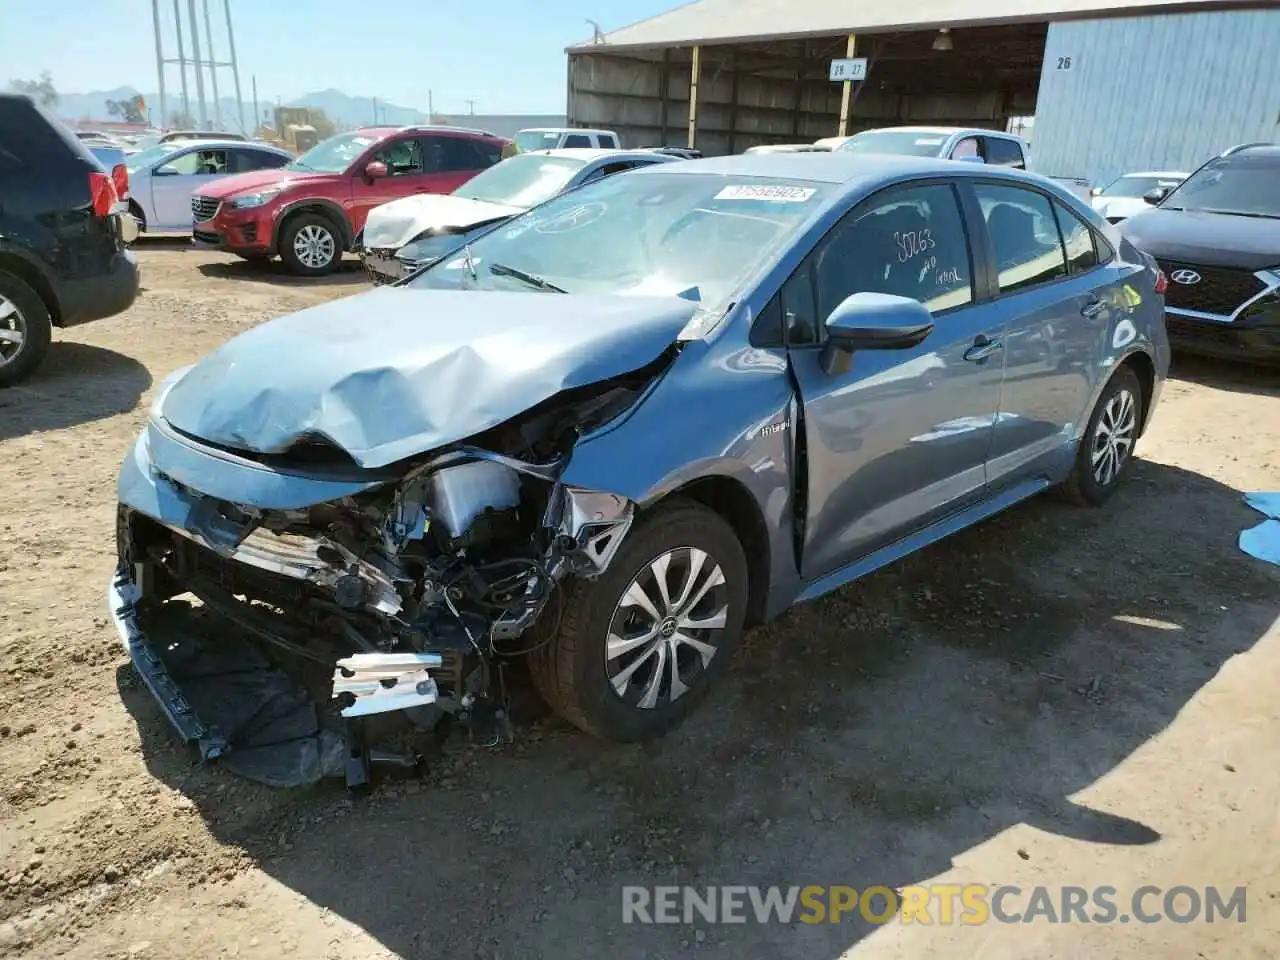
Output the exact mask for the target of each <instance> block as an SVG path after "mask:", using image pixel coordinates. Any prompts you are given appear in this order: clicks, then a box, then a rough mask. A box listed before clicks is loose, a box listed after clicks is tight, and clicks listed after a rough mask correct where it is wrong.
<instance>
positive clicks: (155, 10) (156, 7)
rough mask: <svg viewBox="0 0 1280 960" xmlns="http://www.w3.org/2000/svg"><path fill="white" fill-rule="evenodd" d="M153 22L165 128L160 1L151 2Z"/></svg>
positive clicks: (152, 0)
mask: <svg viewBox="0 0 1280 960" xmlns="http://www.w3.org/2000/svg"><path fill="white" fill-rule="evenodd" d="M151 22H152V24H153V25H154V27H155V31H156V79H157V80H158V81H159V83H160V126H162V127H163V126H164V111H165V106H164V46H163V45H162V44H161V42H160V0H151ZM150 113H151V111H150V110H148V111H147V114H148V117H147V121H148V122H147V125H148V126H150V125H151V124H150V120H151V118H150Z"/></svg>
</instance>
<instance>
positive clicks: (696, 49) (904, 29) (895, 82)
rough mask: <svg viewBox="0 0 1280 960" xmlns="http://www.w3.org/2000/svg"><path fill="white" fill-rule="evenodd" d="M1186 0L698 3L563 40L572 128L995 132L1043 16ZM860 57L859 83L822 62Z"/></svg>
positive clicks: (713, 146)
mask: <svg viewBox="0 0 1280 960" xmlns="http://www.w3.org/2000/svg"><path fill="white" fill-rule="evenodd" d="M1200 6H1203V3H1202V2H1198V0H1163V2H1150V0H1146V2H1144V0H1111V2H1110V3H1105V4H1104V3H1099V2H1097V0H1001V2H999V3H994V2H992V0H899V2H898V3H897V4H893V3H885V2H883V0H846V2H842V3H833V2H831V0H698V2H695V3H690V4H687V5H685V6H683V7H679V8H677V9H675V10H672V11H670V12H669V13H666V14H662V15H659V16H657V17H653V18H651V19H649V20H645V21H642V22H640V23H637V24H634V25H632V26H630V27H624V28H622V29H620V30H615V31H612V32H609V33H601V34H598V35H597V36H596V37H595V39H594V40H593V42H591V43H586V44H581V45H578V46H574V47H570V48H569V49H568V51H567V52H568V54H569V62H568V106H567V114H568V118H569V123H570V125H571V126H582V127H603V128H609V129H614V130H616V131H618V133H619V134H621V136H622V137H623V142H624V144H626V145H627V146H658V145H663V146H693V147H696V148H697V149H700V150H701V151H703V153H705V154H708V155H719V154H727V153H740V152H741V151H743V150H745V149H747V148H748V147H751V146H755V145H757V144H771V143H804V142H812V141H814V140H818V139H821V138H824V137H832V136H838V135H842V134H853V133H856V132H858V131H859V130H864V129H868V128H871V127H877V126H893V125H901V124H938V125H945V126H962V125H963V126H973V127H981V128H987V129H1000V130H1003V129H1007V128H1008V125H1009V120H1010V118H1013V117H1022V116H1028V115H1032V114H1034V113H1035V111H1036V99H1037V94H1038V91H1039V88H1040V83H1041V78H1042V75H1043V73H1044V71H1046V70H1048V69H1055V68H1060V69H1066V70H1070V69H1071V66H1070V64H1064V65H1055V64H1048V65H1046V64H1045V63H1044V59H1045V40H1046V37H1047V36H1048V32H1049V25H1050V23H1051V22H1056V21H1063V20H1073V19H1099V18H1109V17H1118V16H1129V17H1132V16H1138V15H1142V14H1147V13H1152V12H1158V11H1159V12H1172V11H1179V10H1183V11H1190V10H1194V9H1197V8H1199V7H1200ZM854 57H856V58H866V61H867V64H866V67H867V73H866V79H865V80H857V81H853V82H848V83H845V82H839V81H835V82H833V81H832V80H831V79H830V75H829V69H830V65H831V61H833V60H836V59H845V58H854Z"/></svg>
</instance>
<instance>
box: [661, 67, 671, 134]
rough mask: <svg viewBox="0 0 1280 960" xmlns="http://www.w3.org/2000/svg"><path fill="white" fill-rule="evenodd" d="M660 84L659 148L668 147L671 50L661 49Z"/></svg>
mask: <svg viewBox="0 0 1280 960" xmlns="http://www.w3.org/2000/svg"><path fill="white" fill-rule="evenodd" d="M658 82H659V84H661V87H660V89H659V90H658V109H659V120H658V123H659V128H658V132H659V133H660V134H661V143H660V144H659V146H663V147H665V146H668V145H669V144H668V143H667V96H668V95H669V94H670V93H671V48H670V47H663V48H662V75H661V79H659V81H658Z"/></svg>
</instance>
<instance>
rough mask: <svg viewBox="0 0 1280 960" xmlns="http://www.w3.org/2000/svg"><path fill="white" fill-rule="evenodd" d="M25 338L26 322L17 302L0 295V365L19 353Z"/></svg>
mask: <svg viewBox="0 0 1280 960" xmlns="http://www.w3.org/2000/svg"><path fill="white" fill-rule="evenodd" d="M26 339H27V322H26V320H24V319H23V316H22V313H21V312H20V311H19V310H18V306H17V304H15V303H14V302H13V301H12V300H9V299H7V298H6V297H3V296H0V366H4V365H5V364H6V363H8V362H9V361H11V360H12V359H13V358H14V357H16V356H17V355H18V354H19V353H21V352H22V345H23V343H25V342H26Z"/></svg>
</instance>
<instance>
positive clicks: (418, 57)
mask: <svg viewBox="0 0 1280 960" xmlns="http://www.w3.org/2000/svg"><path fill="white" fill-rule="evenodd" d="M179 2H180V4H181V7H182V10H183V20H184V21H185V20H186V10H187V3H188V0H179ZM680 2H681V0H482V2H480V3H475V4H470V3H466V2H464V0H452V2H446V3H433V2H430V0H416V2H415V0H231V13H232V17H233V18H234V22H235V31H236V54H237V56H238V58H239V61H240V78H241V85H242V87H243V89H244V95H245V97H246V98H247V97H248V96H249V89H248V87H249V77H250V75H251V74H257V77H258V93H259V96H260V97H262V98H263V99H274V98H275V97H277V96H279V97H282V98H284V99H285V100H289V99H291V98H293V97H297V96H301V95H302V94H304V93H310V92H312V91H315V90H323V89H326V88H329V87H336V88H338V89H340V90H342V91H344V92H346V93H348V94H351V95H352V96H373V97H380V98H383V99H386V100H389V101H391V102H392V103H398V104H402V105H404V106H412V107H417V108H419V109H422V110H425V109H426V107H427V90H428V89H431V90H432V91H433V95H434V98H435V107H436V109H437V110H438V111H451V112H459V113H460V112H462V111H463V110H465V109H466V100H467V99H474V100H475V112H477V113H554V112H559V111H562V110H563V109H564V104H565V89H564V88H565V58H564V48H565V47H566V46H568V45H569V44H571V43H576V42H579V41H581V40H585V39H588V38H590V36H591V27H590V26H589V25H588V24H587V22H586V20H587V18H588V17H589V18H591V19H592V20H595V21H596V22H598V23H599V24H600V25H601V26H602V27H603V28H604V29H605V30H612V29H616V28H618V27H621V26H626V25H627V24H629V23H633V22H635V21H636V20H642V19H644V18H646V17H650V16H653V15H654V14H656V13H661V12H663V11H664V10H669V9H672V8H673V7H676V6H679V5H680ZM201 4H202V0H196V10H197V16H198V17H200V23H201V35H202V36H203V33H204V30H203V14H202V12H201V11H202V6H201ZM160 8H161V17H162V23H163V24H164V26H165V30H166V33H167V40H168V44H169V45H168V47H167V48H166V50H165V56H166V57H173V56H176V50H175V49H174V47H173V45H172V44H173V41H172V27H171V26H170V24H171V23H172V18H173V0H160ZM209 16H210V19H211V20H212V21H213V33H214V42H215V44H217V45H218V48H217V51H216V52H217V53H218V57H219V59H220V60H224V59H226V58H227V50H226V40H225V33H226V27H225V20H224V18H223V14H222V0H210V3H209ZM0 25H2V26H0V72H2V75H0V86H7V85H8V81H9V80H11V79H14V78H21V79H30V78H34V77H36V76H38V75H39V74H40V72H41V71H42V70H49V71H50V72H51V73H52V74H53V81H54V85H55V86H56V87H57V88H58V89H59V90H63V91H67V92H71V93H87V92H89V91H91V90H107V89H111V88H113V87H118V86H125V85H128V86H133V87H136V88H138V89H139V90H143V91H153V90H155V89H156V66H155V46H154V42H153V31H152V26H151V3H150V0H42V2H32V0H0ZM186 43H187V44H188V55H190V47H189V44H190V39H189V38H186ZM168 70H169V71H170V74H169V76H170V77H171V79H170V80H169V90H170V91H171V92H172V91H175V90H176V89H177V68H176V67H169V68H168ZM222 74H223V76H224V77H225V79H223V77H220V78H219V84H220V87H221V92H223V93H224V95H225V92H226V91H227V90H229V89H230V88H231V75H230V71H229V70H228V71H222Z"/></svg>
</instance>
